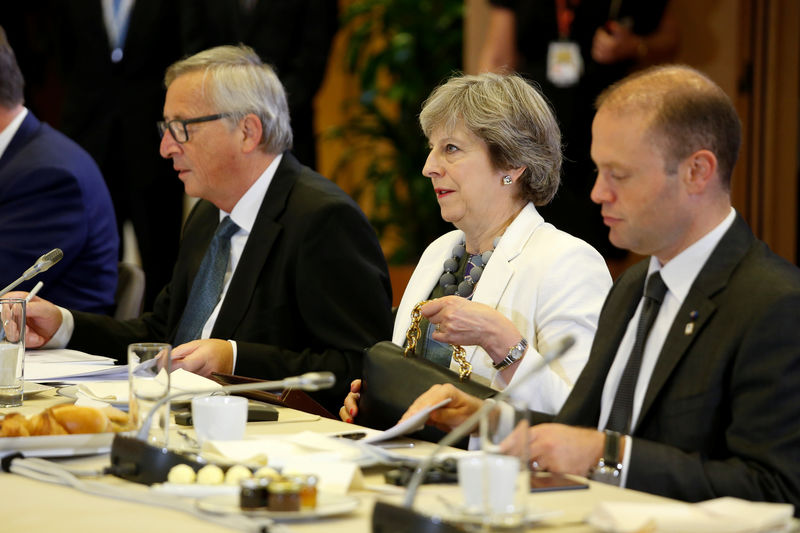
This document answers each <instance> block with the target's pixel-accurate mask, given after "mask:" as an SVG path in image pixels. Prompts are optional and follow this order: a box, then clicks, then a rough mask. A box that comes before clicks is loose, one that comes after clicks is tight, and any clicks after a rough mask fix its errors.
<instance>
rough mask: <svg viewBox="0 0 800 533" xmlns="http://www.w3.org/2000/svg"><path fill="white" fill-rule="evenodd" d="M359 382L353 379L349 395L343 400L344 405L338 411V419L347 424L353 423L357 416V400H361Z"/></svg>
mask: <svg viewBox="0 0 800 533" xmlns="http://www.w3.org/2000/svg"><path fill="white" fill-rule="evenodd" d="M360 393H361V380H360V379H354V380H353V382H352V383H350V393H349V394H348V395H347V398H345V399H344V405H343V406H342V407H341V408H340V409H339V418H341V419H342V421H343V422H347V423H348V424H352V423H353V419H354V418H355V417H356V415H357V414H358V400H359V399H360V398H361V394H360Z"/></svg>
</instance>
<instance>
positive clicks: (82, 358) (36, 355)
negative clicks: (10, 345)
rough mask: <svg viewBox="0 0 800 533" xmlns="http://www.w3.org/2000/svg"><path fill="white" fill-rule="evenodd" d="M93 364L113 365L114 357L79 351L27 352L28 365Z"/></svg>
mask: <svg viewBox="0 0 800 533" xmlns="http://www.w3.org/2000/svg"><path fill="white" fill-rule="evenodd" d="M33 362H35V363H92V364H97V365H113V364H114V363H115V361H114V359H113V358H112V357H106V356H104V355H92V354H89V353H86V352H79V351H78V350H67V349H66V348H64V349H53V350H25V364H26V365H27V364H28V363H33Z"/></svg>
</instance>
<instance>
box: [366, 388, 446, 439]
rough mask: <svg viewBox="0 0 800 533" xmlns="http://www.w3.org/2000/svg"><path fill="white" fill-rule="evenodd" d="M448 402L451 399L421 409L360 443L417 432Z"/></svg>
mask: <svg viewBox="0 0 800 533" xmlns="http://www.w3.org/2000/svg"><path fill="white" fill-rule="evenodd" d="M450 400H451V398H447V399H446V400H442V401H441V402H439V403H437V404H436V405H431V406H430V407H426V408H425V409H422V410H421V411H419V412H417V413H416V414H415V415H414V416H412V417H411V418H409V419H407V420H405V421H403V422H398V423H397V424H395V425H394V426H392V427H390V428H389V429H387V430H386V431H383V432H381V433H377V434H374V435H370V436H368V437H366V438H365V439H364V440H363V441H361V442H363V443H365V444H375V443H376V442H381V441H384V440H389V439H393V438H395V437H399V436H401V435H405V434H407V433H413V432H415V431H417V430H419V429H420V428H421V427H422V426H423V425H424V424H425V421H426V420H427V419H428V415H430V414H431V413H432V412H433V411H435V410H436V409H439V408H440V407H444V406H445V405H447V404H448V403H450Z"/></svg>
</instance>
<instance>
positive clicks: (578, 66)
mask: <svg viewBox="0 0 800 533" xmlns="http://www.w3.org/2000/svg"><path fill="white" fill-rule="evenodd" d="M555 2H556V19H557V22H558V35H559V40H558V41H553V42H551V43H550V46H549V47H548V49H547V79H548V80H550V82H551V83H552V84H553V85H555V86H556V87H571V86H573V85H575V84H576V83H578V80H580V78H581V75H582V74H583V57H581V48H580V46H579V45H578V43H576V42H574V41H570V40H569V32H570V27H571V26H572V20H573V19H574V18H575V5H577V3H578V0H572V2H571V3H572V6H570V7H567V0H555Z"/></svg>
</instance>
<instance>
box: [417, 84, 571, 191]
mask: <svg viewBox="0 0 800 533" xmlns="http://www.w3.org/2000/svg"><path fill="white" fill-rule="evenodd" d="M419 122H420V126H422V131H423V132H424V133H425V136H426V137H429V138H430V136H431V133H432V132H433V131H434V130H436V129H438V128H444V130H445V131H447V132H451V131H453V130H454V129H455V128H456V127H458V126H463V127H464V128H466V129H467V130H469V131H470V132H471V133H472V134H473V135H475V136H477V137H478V138H480V139H481V140H483V142H485V143H486V145H487V146H488V148H489V157H490V158H491V161H492V165H493V166H494V167H495V168H496V169H498V170H508V169H512V168H519V167H525V170H524V172H523V173H522V176H521V179H520V180H519V183H520V185H521V188H520V193H521V195H522V197H523V198H524V199H525V200H527V201H530V202H533V203H534V204H535V205H545V204H547V203H548V202H549V201H550V200H552V199H553V196H555V194H556V191H557V190H558V185H559V183H560V181H561V131H560V130H559V128H558V123H557V122H556V119H555V117H554V116H553V112H552V111H551V110H550V106H549V105H548V104H547V102H546V101H545V99H544V97H543V96H542V95H541V94H540V93H539V91H537V90H536V89H535V88H534V87H532V86H531V85H530V84H529V83H528V82H527V81H525V80H524V79H523V78H522V77H520V76H518V75H501V74H490V73H484V74H478V75H470V76H454V77H452V78H450V79H449V80H447V82H445V83H444V84H442V85H440V86H439V87H437V88H436V89H435V90H434V91H433V92H432V93H431V95H430V96H429V97H428V99H427V100H426V101H425V103H424V104H423V105H422V112H421V113H420V115H419Z"/></svg>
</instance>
